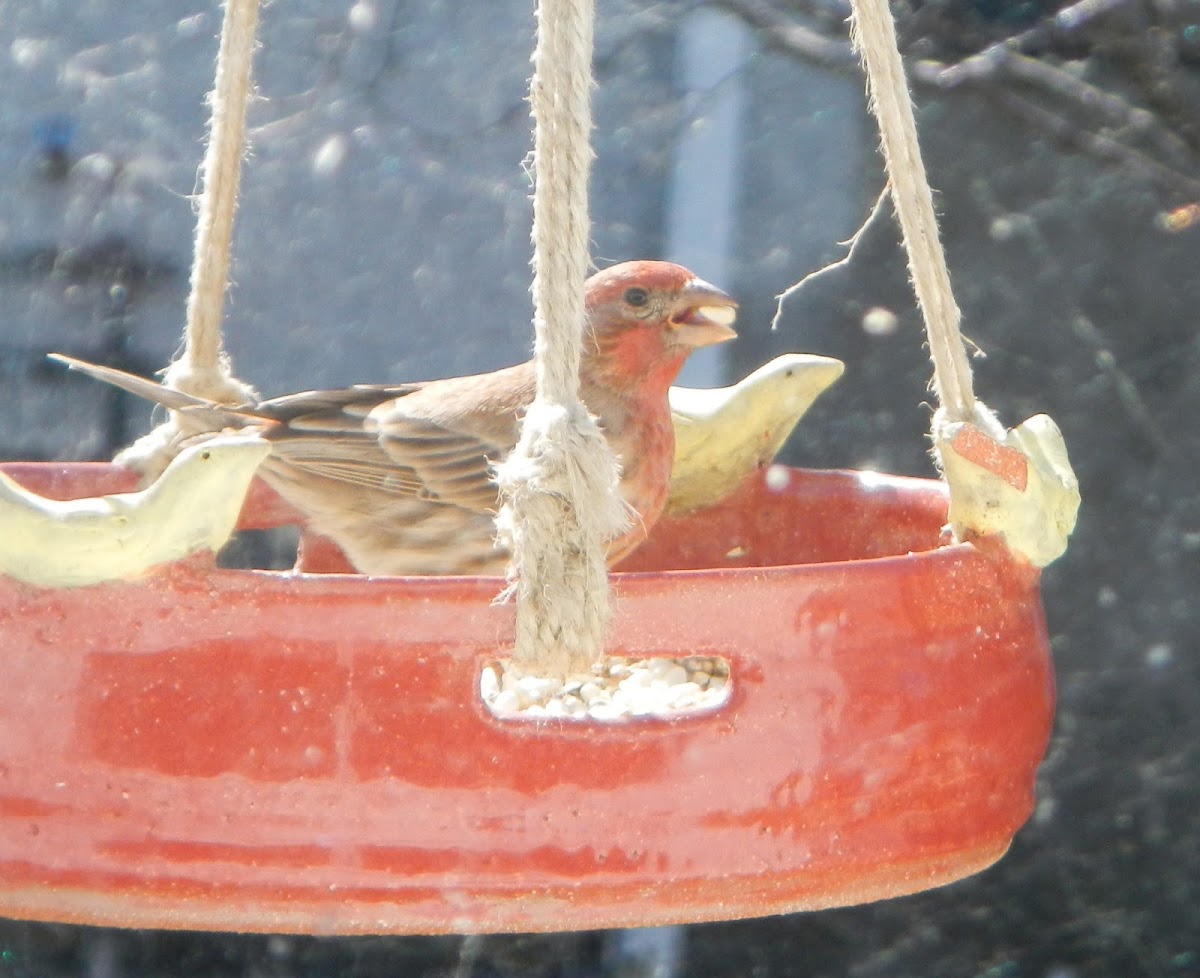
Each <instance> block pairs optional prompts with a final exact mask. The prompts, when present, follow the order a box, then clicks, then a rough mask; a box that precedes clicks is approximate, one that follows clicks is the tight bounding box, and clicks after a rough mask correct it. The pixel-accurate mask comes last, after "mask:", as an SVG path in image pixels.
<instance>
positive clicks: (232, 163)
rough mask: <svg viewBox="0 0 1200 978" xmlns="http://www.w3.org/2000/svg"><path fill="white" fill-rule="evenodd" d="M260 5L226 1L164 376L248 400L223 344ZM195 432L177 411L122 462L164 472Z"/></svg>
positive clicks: (197, 391)
mask: <svg viewBox="0 0 1200 978" xmlns="http://www.w3.org/2000/svg"><path fill="white" fill-rule="evenodd" d="M258 3H259V0H228V2H227V3H226V5H225V17H224V20H223V22H222V24H221V44H220V48H219V49H218V52H217V71H216V82H215V84H214V88H213V92H212V95H211V96H210V102H211V105H212V118H211V121H210V124H209V141H208V148H207V150H206V151H205V154H204V162H203V163H202V164H201V167H200V184H201V187H202V191H201V194H200V197H199V204H198V208H197V214H196V242H195V250H194V253H193V257H192V276H191V291H190V293H189V295H188V302H187V325H186V327H185V331H184V349H183V353H182V355H181V356H180V357H179V359H177V360H176V361H175V362H174V363H172V364H171V366H170V367H168V368H167V371H166V374H165V376H164V379H163V383H164V384H165V385H166V386H168V387H172V388H174V389H175V390H180V391H183V392H185V393H187V394H192V395H194V396H196V397H204V398H208V399H209V400H213V401H220V402H222V403H225V404H245V403H246V402H248V401H252V400H254V399H255V392H254V390H253V389H252V388H250V387H248V386H247V385H245V384H243V383H242V382H241V381H239V380H237V379H235V378H234V377H233V375H232V373H231V370H230V364H229V358H228V356H227V355H226V354H225V352H224V348H223V346H222V343H221V318H222V312H223V310H224V306H225V289H226V284H227V282H228V280H229V251H230V242H231V241H232V238H233V215H234V211H235V210H236V208H237V193H238V180H239V177H240V174H241V163H242V151H243V147H244V146H245V128H246V104H247V102H248V101H249V96H250V72H251V65H252V62H253V57H254V47H255V40H254V35H255V29H256V27H257V24H258ZM200 430H203V428H202V427H197V429H196V431H200ZM193 433H194V432H192V431H189V430H187V424H186V420H185V419H184V417H183V416H181V415H179V414H173V415H172V417H171V420H170V421H169V422H167V423H166V424H164V425H160V426H159V427H158V428H157V429H155V430H154V431H152V432H151V433H150V434H149V435H146V436H145V437H144V438H142V439H140V440H138V441H137V442H135V443H134V444H133V445H131V446H130V447H129V448H127V449H125V451H123V452H122V453H121V454H120V455H118V456H117V461H118V462H120V463H121V464H124V465H128V466H130V467H131V468H134V469H137V470H138V471H140V472H142V473H144V474H146V475H157V474H158V473H159V472H161V471H162V469H164V468H165V467H166V465H167V463H168V462H169V461H170V460H171V458H173V457H174V455H175V453H176V451H177V450H178V449H177V446H178V443H179V441H180V440H181V438H183V437H186V436H187V435H189V434H193Z"/></svg>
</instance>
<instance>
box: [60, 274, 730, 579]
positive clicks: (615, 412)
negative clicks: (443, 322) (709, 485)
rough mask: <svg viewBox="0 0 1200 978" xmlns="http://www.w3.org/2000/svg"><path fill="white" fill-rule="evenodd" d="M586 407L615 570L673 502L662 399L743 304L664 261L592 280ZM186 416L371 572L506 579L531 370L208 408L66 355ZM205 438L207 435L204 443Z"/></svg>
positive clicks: (671, 442)
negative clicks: (599, 455) (603, 477)
mask: <svg viewBox="0 0 1200 978" xmlns="http://www.w3.org/2000/svg"><path fill="white" fill-rule="evenodd" d="M585 303H586V309H587V326H586V329H587V335H586V337H585V341H584V349H583V355H582V360H581V364H580V372H579V380H580V395H581V398H582V400H583V402H584V404H585V405H586V406H587V408H588V410H589V411H590V412H591V413H592V414H593V415H595V416H596V418H597V419H598V422H599V424H600V427H601V429H602V430H603V431H604V434H605V436H606V437H607V438H608V441H609V445H610V446H611V448H612V450H613V452H614V454H615V455H616V456H617V458H618V460H619V462H620V464H621V490H620V491H621V495H622V497H623V498H624V499H625V501H626V502H627V503H628V504H629V505H630V506H631V507H632V508H633V509H634V510H635V511H636V513H637V518H635V519H634V520H633V526H632V528H631V529H630V530H629V531H627V532H626V533H625V534H623V535H622V536H620V537H618V538H617V539H615V540H613V541H612V542H611V544H610V546H609V550H608V560H609V563H610V564H612V563H615V562H616V561H618V560H620V559H621V558H622V557H623V556H625V555H626V554H627V553H629V551H631V550H632V549H633V548H634V547H636V546H637V545H638V544H639V543H640V542H641V541H642V540H643V539H645V536H646V534H647V532H648V531H649V529H650V527H651V526H653V525H654V522H655V521H656V520H657V519H658V517H659V514H660V513H661V512H662V509H663V506H664V504H665V502H666V499H667V491H668V488H669V483H670V475H671V464H672V459H673V457H674V447H675V434H674V430H673V428H672V424H671V413H670V408H669V406H668V402H667V391H668V388H669V387H670V386H671V382H672V381H673V380H674V379H675V376H676V375H677V374H678V372H679V369H680V367H682V366H683V362H684V361H685V360H686V359H687V356H688V354H689V353H691V351H692V350H694V349H696V348H697V347H701V346H708V345H710V344H713V343H721V342H724V341H725V340H728V339H732V338H733V337H734V336H735V335H736V334H735V333H734V331H733V329H732V328H731V326H730V324H731V323H732V322H733V320H734V318H735V316H736V311H735V310H736V308H737V304H736V303H735V302H734V301H733V300H732V299H731V298H730V297H729V296H728V295H726V294H725V293H724V292H722V291H721V290H720V289H718V288H716V287H715V286H712V285H709V284H708V283H707V282H704V281H702V280H701V279H698V278H697V277H696V276H694V275H693V274H692V273H691V272H689V271H688V270H687V269H685V268H681V267H680V266H678V265H673V264H670V263H668V262H656V261H636V262H626V263H624V264H620V265H614V266H613V267H611V268H607V269H605V270H603V271H601V272H598V273H597V274H595V275H593V276H592V277H591V278H590V279H588V281H587V284H586V293H585ZM58 359H60V360H62V361H63V362H66V363H68V364H69V365H70V366H72V367H76V368H78V369H80V370H83V371H85V372H86V373H89V374H91V375H92V376H94V377H97V378H99V379H101V380H104V381H107V382H109V383H112V384H115V385H117V386H118V387H122V388H124V389H125V390H128V391H130V392H132V393H134V394H137V395H139V396H142V397H146V398H149V399H151V400H154V401H157V402H159V403H160V404H164V405H166V406H167V407H169V408H172V409H174V410H177V411H181V412H182V413H183V414H184V415H186V416H187V417H189V418H190V419H191V420H192V421H193V422H195V421H199V422H200V423H201V424H202V425H203V426H205V427H208V426H211V428H212V431H218V430H221V429H225V428H229V427H234V428H245V429H251V430H255V431H257V432H259V433H260V434H261V435H262V437H264V438H265V439H267V440H268V441H269V442H270V443H271V453H270V455H268V456H267V458H266V460H265V461H264V462H263V464H262V467H261V468H260V469H259V474H260V475H261V476H262V478H263V479H264V480H265V481H266V482H267V483H269V484H270V485H271V486H272V487H273V488H274V489H275V490H276V491H277V492H278V493H279V494H280V495H281V496H283V497H284V499H286V500H287V501H288V502H289V503H291V504H292V505H293V506H294V507H295V508H296V509H298V510H299V511H300V512H301V513H303V514H304V515H305V517H306V519H307V520H308V523H309V525H310V526H311V528H312V529H314V530H316V531H317V532H318V533H322V534H324V535H325V536H327V537H330V538H331V539H332V540H333V541H334V542H335V543H337V544H338V546H340V547H341V549H342V550H343V552H344V553H345V554H346V556H347V557H348V558H349V559H350V562H351V563H352V564H353V565H354V566H355V568H357V569H358V570H359V571H360V572H361V573H365V574H419V575H429V574H501V573H503V571H504V568H505V564H506V563H507V560H508V554H507V553H506V552H505V551H503V550H502V549H500V548H498V547H497V546H496V543H495V539H494V537H495V529H494V526H493V522H492V520H493V517H494V516H495V513H496V510H497V508H498V505H499V499H498V493H497V488H496V484H495V482H494V481H493V478H492V467H493V465H494V464H496V463H498V462H500V461H502V460H503V459H504V458H505V456H506V455H507V454H508V453H509V452H510V451H511V450H512V448H513V446H514V445H515V444H516V441H517V435H518V425H519V422H520V418H521V414H522V412H523V411H524V409H525V408H526V407H528V405H529V404H530V403H531V402H532V401H533V398H534V394H535V373H534V364H533V362H532V361H528V362H526V363H522V364H518V365H517V366H514V367H506V368H504V369H502V370H497V371H494V372H493V373H486V374H477V375H474V376H469V377H451V378H448V379H445V380H433V381H427V382H424V383H415V384H405V385H401V386H397V387H380V386H369V385H360V386H355V387H350V388H347V389H345V390H336V391H308V392H305V393H302V394H291V395H288V396H286V397H279V398H275V399H273V400H268V401H262V402H260V403H258V404H251V405H244V406H234V407H230V406H228V405H220V404H215V403H213V402H210V401H205V400H202V399H199V398H195V397H192V396H190V395H187V394H182V393H180V392H178V391H172V390H169V389H168V388H164V387H161V386H160V385H158V384H156V383H154V382H152V381H149V380H145V379H143V378H141V377H135V376H133V375H131V374H126V373H124V372H123V371H119V370H115V369H113V368H109V367H99V366H95V365H92V364H84V363H82V362H80V361H76V360H71V359H69V358H66V357H58ZM196 437H200V438H203V437H207V436H205V435H199V436H196Z"/></svg>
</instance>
